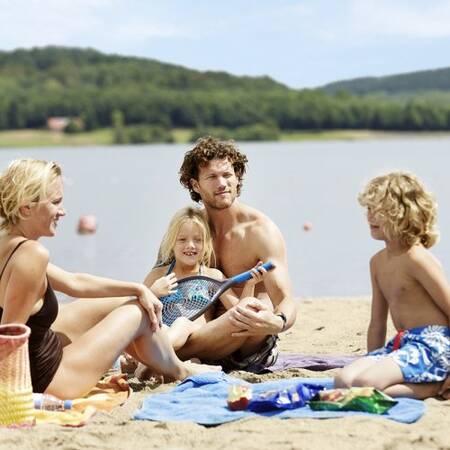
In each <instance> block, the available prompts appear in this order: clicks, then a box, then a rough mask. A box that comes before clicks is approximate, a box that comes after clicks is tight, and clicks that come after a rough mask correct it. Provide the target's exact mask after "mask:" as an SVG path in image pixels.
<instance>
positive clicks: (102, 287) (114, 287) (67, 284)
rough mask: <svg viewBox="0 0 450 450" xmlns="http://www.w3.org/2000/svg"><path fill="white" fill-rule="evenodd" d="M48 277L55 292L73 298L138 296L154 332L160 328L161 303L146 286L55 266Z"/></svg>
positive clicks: (51, 268)
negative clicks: (73, 271) (69, 270)
mask: <svg viewBox="0 0 450 450" xmlns="http://www.w3.org/2000/svg"><path fill="white" fill-rule="evenodd" d="M47 276H48V279H49V280H50V283H51V284H52V287H53V288H54V289H55V290H57V291H60V292H64V293H65V294H67V295H70V296H72V297H87V298H99V297H124V296H136V297H137V299H138V300H139V302H140V304H141V305H142V306H143V308H145V309H146V310H147V313H148V316H149V319H150V323H151V328H152V330H154V331H155V330H157V329H158V328H159V324H160V323H161V312H162V305H161V302H160V301H159V300H158V299H157V298H156V296H155V295H154V294H153V293H152V292H151V291H150V289H148V288H147V287H146V286H145V285H144V284H141V283H133V282H128V281H118V280H113V279H110V278H104V277H97V276H95V275H90V274H87V273H71V272H67V271H65V270H63V269H61V268H59V267H57V266H55V265H53V264H49V265H48V268H47Z"/></svg>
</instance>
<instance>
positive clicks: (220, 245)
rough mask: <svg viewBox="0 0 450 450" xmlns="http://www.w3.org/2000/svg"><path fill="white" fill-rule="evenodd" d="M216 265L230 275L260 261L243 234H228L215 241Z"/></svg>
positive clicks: (226, 274)
mask: <svg viewBox="0 0 450 450" xmlns="http://www.w3.org/2000/svg"><path fill="white" fill-rule="evenodd" d="M214 252H215V257H216V267H217V268H218V269H220V270H222V272H223V273H224V274H225V276H227V277H230V276H233V275H236V274H237V273H240V272H244V271H245V270H248V269H250V268H251V267H253V266H254V265H255V264H256V263H257V262H258V259H259V258H258V254H257V252H256V251H255V250H254V249H253V248H252V245H251V242H248V241H247V240H246V239H245V238H243V237H242V236H239V235H237V236H228V237H223V238H222V239H216V240H215V241H214Z"/></svg>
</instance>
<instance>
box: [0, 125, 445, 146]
mask: <svg viewBox="0 0 450 450" xmlns="http://www.w3.org/2000/svg"><path fill="white" fill-rule="evenodd" d="M193 131H194V130H193V129H185V128H177V129H174V130H172V133H173V137H174V143H176V144H188V143H189V142H190V137H191V135H192V133H193ZM449 136H450V132H442V131H434V132H430V131H427V132H409V131H375V130H321V131H316V130H304V131H299V130H293V131H283V132H281V134H280V138H279V141H280V142H295V141H330V140H364V139H392V138H405V137H413V138H435V137H449ZM260 142H264V141H260ZM103 145H114V132H113V129H112V128H102V129H98V130H95V131H90V132H81V133H74V134H69V133H63V132H55V131H49V130H37V129H22V130H5V131H0V148H20V147H22V148H24V147H63V146H74V147H83V146H103ZM127 145H132V144H127Z"/></svg>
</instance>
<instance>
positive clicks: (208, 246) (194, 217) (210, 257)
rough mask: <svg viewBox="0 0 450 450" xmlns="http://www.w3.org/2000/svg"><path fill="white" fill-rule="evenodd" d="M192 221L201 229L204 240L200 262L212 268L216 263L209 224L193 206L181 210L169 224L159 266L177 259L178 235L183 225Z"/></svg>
mask: <svg viewBox="0 0 450 450" xmlns="http://www.w3.org/2000/svg"><path fill="white" fill-rule="evenodd" d="M188 221H192V222H194V223H195V224H197V225H198V226H199V227H200V230H201V231H202V238H203V255H202V257H201V260H200V262H201V263H202V264H204V265H205V266H208V267H209V266H210V265H211V264H212V263H213V261H214V250H213V246H212V238H211V231H210V229H209V225H208V222H207V221H206V218H205V217H204V215H203V213H202V211H201V210H199V209H198V208H194V207H192V206H187V207H186V208H183V209H180V210H179V211H178V212H177V213H176V214H175V215H174V216H173V217H172V220H171V221H170V223H169V227H168V228H167V231H166V234H165V235H164V237H163V240H162V243H161V247H160V249H159V255H158V265H159V264H160V265H166V264H170V263H171V262H172V261H173V260H174V259H175V254H174V251H173V249H174V247H175V242H176V240H177V236H178V233H179V232H180V228H181V227H182V225H183V224H185V223H186V222H188Z"/></svg>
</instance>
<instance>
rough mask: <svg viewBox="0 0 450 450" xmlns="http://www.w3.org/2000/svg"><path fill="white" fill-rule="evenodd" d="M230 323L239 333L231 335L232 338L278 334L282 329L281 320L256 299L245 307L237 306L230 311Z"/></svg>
mask: <svg viewBox="0 0 450 450" xmlns="http://www.w3.org/2000/svg"><path fill="white" fill-rule="evenodd" d="M230 321H231V323H232V324H233V325H234V326H235V327H237V328H239V331H236V332H234V333H232V334H231V335H232V336H234V337H242V336H267V335H271V334H278V333H279V332H280V331H281V329H282V327H283V323H282V322H283V321H282V319H281V318H280V317H278V316H277V315H275V314H274V313H273V311H272V310H271V308H269V307H268V306H267V305H266V304H265V303H264V302H262V301H261V300H258V299H256V298H255V299H253V300H251V301H249V302H248V303H246V304H245V305H241V304H238V305H237V306H236V307H235V308H234V309H233V310H231V312H230Z"/></svg>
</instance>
